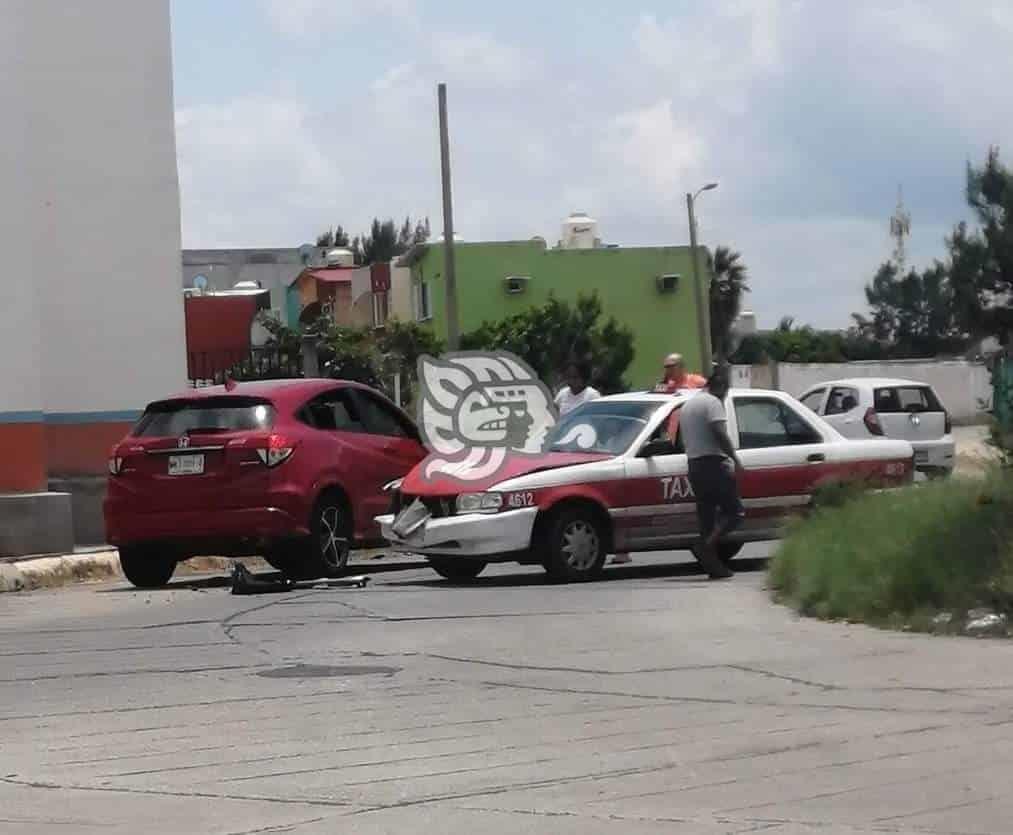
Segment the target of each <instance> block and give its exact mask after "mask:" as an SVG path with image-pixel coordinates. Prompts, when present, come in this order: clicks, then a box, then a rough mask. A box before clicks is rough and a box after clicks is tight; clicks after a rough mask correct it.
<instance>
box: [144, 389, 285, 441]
mask: <svg viewBox="0 0 1013 835" xmlns="http://www.w3.org/2000/svg"><path fill="white" fill-rule="evenodd" d="M274 417H275V411H274V407H273V406H272V405H271V403H270V402H269V401H267V400H260V399H257V398H252V397H208V398H202V399H200V400H164V401H162V402H159V403H152V404H151V405H150V406H148V408H147V409H146V410H145V411H144V414H143V415H142V416H141V419H140V421H138V423H137V426H135V427H134V431H133V435H134V436H135V437H138V438H176V437H179V436H180V435H182V434H184V433H185V432H200V431H209V432H243V431H257V430H269V429H271V428H272V427H273V426H274Z"/></svg>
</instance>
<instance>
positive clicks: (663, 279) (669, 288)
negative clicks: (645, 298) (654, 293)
mask: <svg viewBox="0 0 1013 835" xmlns="http://www.w3.org/2000/svg"><path fill="white" fill-rule="evenodd" d="M680 278H681V276H680V275H677V274H675V273H668V274H666V275H659V276H658V278H657V282H658V292H659V293H674V292H675V291H676V289H677V288H678V287H679V279H680Z"/></svg>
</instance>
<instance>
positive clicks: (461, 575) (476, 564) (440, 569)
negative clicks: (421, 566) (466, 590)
mask: <svg viewBox="0 0 1013 835" xmlns="http://www.w3.org/2000/svg"><path fill="white" fill-rule="evenodd" d="M429 564H430V565H431V566H432V568H433V571H435V572H436V573H437V574H439V575H440V576H441V577H443V578H444V579H446V580H453V581H456V582H463V581H466V580H474V579H475V578H476V577H477V576H478V575H479V574H481V573H482V571H483V570H484V569H485V566H486V564H485V563H484V562H481V561H478V560H455V559H448V560H441V559H438V558H436V557H430V558H429Z"/></svg>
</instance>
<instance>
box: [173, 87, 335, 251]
mask: <svg viewBox="0 0 1013 835" xmlns="http://www.w3.org/2000/svg"><path fill="white" fill-rule="evenodd" d="M176 136H177V146H178V156H179V174H180V191H181V196H182V201H183V205H184V211H183V238H184V245H186V246H203V245H207V244H208V243H211V242H214V243H215V245H222V246H224V245H241V244H244V243H247V244H248V243H251V242H256V243H257V244H259V245H261V246H267V245H282V244H286V243H287V244H291V240H288V241H285V240H283V237H284V226H283V224H280V223H279V219H280V218H283V217H285V216H286V215H287V214H290V213H292V212H298V211H300V210H301V209H305V208H306V207H312V209H314V210H315V209H316V208H318V207H320V206H321V205H326V204H327V202H328V201H329V200H331V199H333V195H334V194H335V193H336V192H337V191H338V189H339V188H340V187H341V186H342V184H343V177H342V174H341V172H340V170H339V168H338V166H337V165H336V164H335V162H334V161H333V159H332V158H331V157H329V156H328V154H327V152H326V149H325V147H324V146H323V144H322V143H320V142H319V141H318V140H317V139H316V137H315V136H314V134H313V130H312V126H311V116H310V114H309V113H308V112H307V111H306V109H305V108H304V107H302V106H301V105H300V104H299V103H298V102H297V101H295V100H293V99H291V98H288V97H282V96H250V97H246V98H241V99H237V100H234V101H231V102H228V103H226V104H224V105H220V106H217V105H199V106H196V107H183V108H180V109H179V110H177V112H176ZM300 242H301V240H300Z"/></svg>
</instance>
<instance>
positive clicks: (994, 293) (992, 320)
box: [946, 147, 1013, 344]
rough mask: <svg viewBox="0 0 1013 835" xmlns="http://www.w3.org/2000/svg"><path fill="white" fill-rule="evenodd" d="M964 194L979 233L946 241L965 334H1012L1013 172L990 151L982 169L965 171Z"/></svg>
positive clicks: (958, 232) (958, 231)
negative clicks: (976, 222)
mask: <svg viewBox="0 0 1013 835" xmlns="http://www.w3.org/2000/svg"><path fill="white" fill-rule="evenodd" d="M965 191H966V193H965V196H966V198H967V204H968V206H969V207H970V208H971V209H972V210H973V212H974V215H975V218H976V219H977V221H978V225H979V229H978V230H976V231H973V232H971V231H969V230H968V227H967V225H966V224H963V223H962V224H958V226H957V227H956V228H955V229H954V232H953V235H952V236H951V237H950V238H948V239H947V242H946V243H947V248H948V250H949V255H950V280H951V282H952V285H953V295H954V303H955V307H956V312H957V315H958V317H959V320H960V321H959V324H960V325H961V327H962V329H963V330H965V331H966V332H967V333H968V334H970V335H971V336H972V337H975V338H981V337H985V336H998V337H999V338H1000V339H1001V340H1002V341H1003V343H1004V344H1007V343H1008V342H1009V338H1010V334H1011V333H1013V171H1011V170H1010V169H1009V168H1007V167H1006V166H1005V165H1004V164H1003V163H1002V161H1001V160H1000V158H999V149H998V148H997V147H991V148H989V150H988V155H987V157H986V159H985V163H984V165H982V166H980V167H975V166H973V165H971V164H970V163H968V165H967V184H966V190H965Z"/></svg>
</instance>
